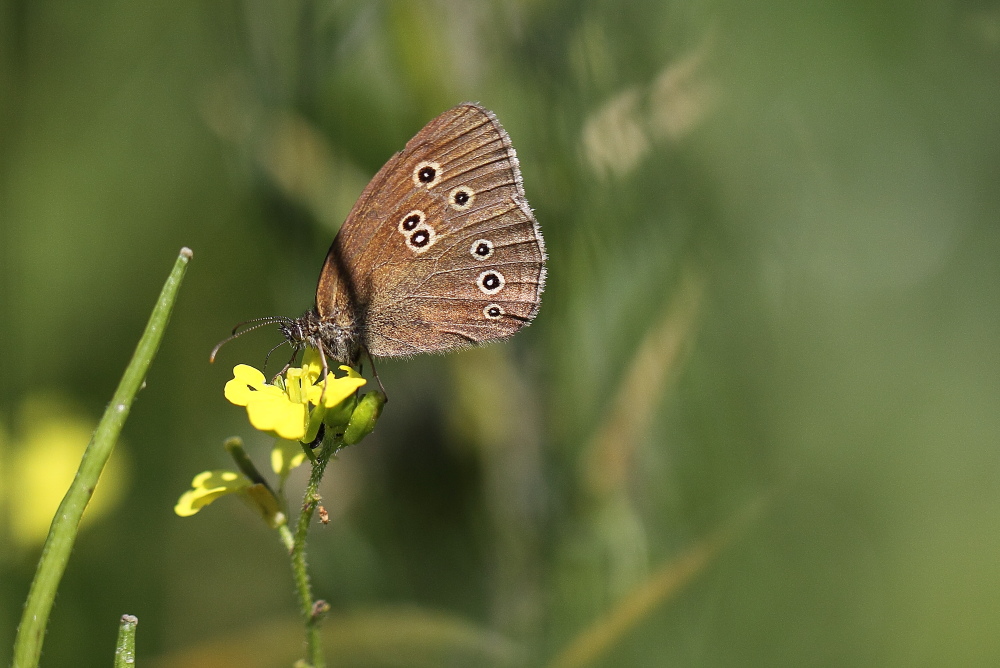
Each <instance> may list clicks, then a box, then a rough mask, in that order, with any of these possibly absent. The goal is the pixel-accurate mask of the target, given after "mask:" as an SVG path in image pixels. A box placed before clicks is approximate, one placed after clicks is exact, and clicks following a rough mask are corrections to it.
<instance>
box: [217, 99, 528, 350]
mask: <svg viewBox="0 0 1000 668" xmlns="http://www.w3.org/2000/svg"><path fill="white" fill-rule="evenodd" d="M545 260H546V255H545V244H544V241H543V240H542V233H541V230H540V229H539V226H538V221H537V220H535V216H534V214H533V212H532V210H531V207H529V206H528V201H527V199H526V197H525V194H524V187H523V184H522V181H521V171H520V167H519V165H518V160H517V155H516V153H515V152H514V147H513V146H512V145H511V141H510V137H509V136H508V135H507V133H506V132H505V131H504V129H503V128H502V127H501V125H500V123H499V121H497V118H496V116H495V115H494V114H493V112H491V111H489V110H488V109H485V108H483V107H482V106H480V105H478V104H473V103H466V104H461V105H459V106H457V107H455V108H453V109H449V110H448V111H446V112H444V113H443V114H441V115H440V116H438V117H437V118H435V119H433V120H432V121H430V122H429V123H428V124H427V125H426V126H424V128H423V129H422V130H420V132H418V133H417V134H416V136H415V137H413V139H411V140H410V141H409V142H407V144H406V147H405V148H404V149H403V150H402V151H400V152H399V153H396V154H395V155H394V156H392V157H391V158H390V159H389V161H388V162H386V163H385V165H384V166H383V167H382V169H380V170H379V172H378V173H377V174H376V175H375V177H374V178H372V180H371V182H370V183H369V184H368V186H367V187H366V188H365V189H364V191H363V192H362V193H361V196H360V197H359V198H358V201H357V202H356V203H355V204H354V207H353V209H352V210H351V212H350V214H349V215H348V217H347V220H346V221H345V222H344V224H343V226H341V228H340V231H339V232H338V234H337V235H336V237H335V238H334V240H333V244H332V245H331V246H330V250H329V252H328V253H327V256H326V260H325V262H324V263H323V268H322V270H321V271H320V276H319V282H318V284H317V287H316V302H315V306H314V307H313V308H311V309H310V310H308V311H306V312H305V313H304V314H303V315H302V316H301V317H299V318H273V319H267V320H268V322H264V323H260V324H261V325H263V324H269V323H274V322H276V323H278V324H279V327H280V329H281V332H282V334H283V335H284V336H285V338H286V340H287V341H288V343H290V344H291V346H292V348H293V349H295V350H299V349H302V348H303V347H305V346H311V347H314V348H317V349H318V350H319V351H320V353H322V357H323V359H324V361H325V359H326V357H327V356H329V357H332V358H333V359H336V360H338V361H340V362H343V363H347V364H351V365H354V364H355V363H356V362H357V360H358V359H359V356H360V354H361V352H362V351H367V353H369V354H370V355H373V356H375V357H407V356H411V355H416V354H419V353H430V352H445V351H449V350H455V349H458V348H464V347H467V346H471V345H475V344H479V343H485V342H489V341H497V340H500V339H505V338H507V337H509V336H511V335H512V334H514V333H515V332H517V331H518V330H519V329H521V327H523V326H525V325H527V324H528V323H529V322H531V321H532V319H534V317H535V315H536V314H537V313H538V307H539V303H540V298H541V294H542V290H543V289H544V286H545ZM223 343H224V342H223ZM220 345H221V344H220ZM217 350H218V347H217V348H216V351H217ZM214 353H215V351H213V357H214Z"/></svg>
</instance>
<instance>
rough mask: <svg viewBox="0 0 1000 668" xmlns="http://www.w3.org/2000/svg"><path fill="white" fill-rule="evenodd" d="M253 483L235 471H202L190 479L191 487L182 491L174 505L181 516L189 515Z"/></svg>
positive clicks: (175, 510)
mask: <svg viewBox="0 0 1000 668" xmlns="http://www.w3.org/2000/svg"><path fill="white" fill-rule="evenodd" d="M252 484H253V483H252V482H251V481H250V479H249V478H247V477H246V476H245V475H243V474H242V473H236V472H235V471H202V472H201V473H199V474H198V475H196V476H195V477H194V480H192V481H191V489H189V490H188V491H186V492H184V493H183V494H182V495H181V498H180V499H178V500H177V505H176V506H174V512H175V513H177V514H178V515H180V516H181V517H190V516H191V515H194V514H195V513H196V512H198V511H199V510H201V509H202V508H204V507H205V506H207V505H208V504H210V503H212V501H215V500H216V499H217V498H219V497H220V496H225V495H226V494H234V493H236V492H241V491H243V490H245V489H247V488H248V487H250V485H252Z"/></svg>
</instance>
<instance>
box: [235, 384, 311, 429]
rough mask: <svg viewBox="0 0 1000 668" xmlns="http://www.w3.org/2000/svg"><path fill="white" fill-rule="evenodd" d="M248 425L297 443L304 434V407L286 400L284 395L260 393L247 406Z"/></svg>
mask: <svg viewBox="0 0 1000 668" xmlns="http://www.w3.org/2000/svg"><path fill="white" fill-rule="evenodd" d="M247 417H249V418H250V424H252V425H253V426H254V428H256V429H259V430H261V431H267V432H271V433H274V434H276V435H278V436H280V437H281V438H285V439H288V440H290V441H297V440H299V439H300V438H302V437H303V436H304V435H305V433H306V417H307V413H306V406H305V404H296V403H292V402H291V401H289V400H288V397H287V396H285V395H284V393H281V392H280V391H279V393H278V394H277V395H275V394H271V393H264V392H261V393H260V394H259V395H258V396H255V397H253V398H252V399H251V400H250V402H249V403H248V404H247Z"/></svg>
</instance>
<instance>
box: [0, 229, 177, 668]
mask: <svg viewBox="0 0 1000 668" xmlns="http://www.w3.org/2000/svg"><path fill="white" fill-rule="evenodd" d="M191 257H192V253H191V250H190V249H189V248H182V249H181V252H180V255H178V257H177V261H176V262H175V263H174V268H173V270H172V271H171V272H170V276H168V277H167V281H166V283H164V285H163V289H162V290H161V291H160V297H159V299H158V300H157V302H156V306H155V307H154V308H153V313H152V315H150V317H149V322H148V323H147V324H146V329H145V331H144V332H143V333H142V338H140V339H139V344H138V345H137V346H136V349H135V353H133V355H132V360H131V361H130V362H129V364H128V367H127V368H126V369H125V374H124V375H123V376H122V379H121V381H120V382H119V383H118V389H116V390H115V394H114V396H113V397H112V399H111V403H109V404H108V407H107V409H106V410H105V411H104V415H103V416H102V417H101V421H100V423H99V424H98V425H97V429H96V430H95V431H94V435H93V436H92V437H91V440H90V444H89V445H88V446H87V450H86V452H84V453H83V459H82V460H81V461H80V468H79V469H78V470H77V473H76V477H75V478H74V479H73V483H72V484H71V485H70V488H69V491H67V492H66V496H65V497H63V500H62V503H61V504H59V510H58V511H56V515H55V517H54V518H53V520H52V527H51V528H50V529H49V535H48V538H46V539H45V546H44V547H43V548H42V556H41V557H40V558H39V560H38V569H37V570H36V571H35V579H34V580H33V581H32V583H31V589H30V590H29V591H28V600H27V601H26V603H25V606H24V613H23V615H22V617H21V624H20V626H19V627H18V630H17V638H16V640H15V641H14V659H13V663H12V665H13V668H34V667H35V666H37V665H38V658H39V656H40V655H41V652H42V641H43V640H44V637H45V627H46V625H47V623H48V619H49V613H50V612H51V610H52V603H53V601H54V600H55V596H56V589H58V587H59V581H60V580H61V579H62V575H63V572H64V571H65V570H66V564H67V562H68V561H69V555H70V552H71V551H72V549H73V543H74V542H75V541H76V534H77V531H78V530H79V526H80V518H81V517H82V516H83V511H84V510H85V509H86V508H87V503H88V502H89V501H90V497H91V496H92V495H93V493H94V489H95V488H96V487H97V481H98V479H99V478H100V477H101V471H103V470H104V466H105V464H107V462H108V458H109V457H110V456H111V452H112V451H113V450H114V447H115V443H116V442H117V441H118V435H119V434H120V433H121V430H122V427H123V426H124V424H125V420H126V418H128V414H129V411H130V410H131V408H132V402H133V401H134V400H135V395H136V393H137V392H138V391H139V389H140V388H141V387H142V384H143V382H144V381H145V378H146V372H147V371H148V370H149V365H150V364H151V363H152V361H153V358H154V357H155V356H156V352H157V350H159V347H160V341H162V339H163V332H164V330H165V329H166V326H167V322H168V321H169V319H170V312H171V311H172V310H173V306H174V302H176V301H177V293H178V291H179V289H180V286H181V281H182V280H183V279H184V273H185V272H186V271H187V265H188V262H189V261H190V260H191Z"/></svg>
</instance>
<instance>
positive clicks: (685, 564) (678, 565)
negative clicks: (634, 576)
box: [548, 499, 765, 668]
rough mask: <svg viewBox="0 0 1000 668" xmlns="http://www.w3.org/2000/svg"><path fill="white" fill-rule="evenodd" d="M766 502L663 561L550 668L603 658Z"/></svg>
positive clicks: (575, 666) (570, 667) (579, 667)
mask: <svg viewBox="0 0 1000 668" xmlns="http://www.w3.org/2000/svg"><path fill="white" fill-rule="evenodd" d="M764 506H765V502H764V500H763V499H757V500H756V501H754V502H751V503H749V504H748V505H747V506H746V507H744V508H743V509H742V511H741V512H739V513H738V514H737V516H736V517H735V518H733V520H731V521H730V522H727V524H726V526H724V527H722V528H720V529H719V530H718V531H716V532H715V534H714V535H712V536H710V537H708V538H706V539H705V540H703V541H702V542H700V543H697V544H695V545H693V546H692V547H690V548H688V550H687V551H686V552H685V553H683V554H682V555H681V556H680V557H679V558H677V559H675V560H673V561H670V562H668V563H666V564H664V565H662V566H661V567H660V568H658V569H657V570H656V571H654V572H653V574H652V575H651V576H650V577H649V578H648V579H647V580H646V581H645V582H642V583H640V584H639V585H637V586H636V587H634V588H633V589H632V591H630V592H629V593H628V594H626V595H625V596H624V597H622V599H621V600H620V601H619V602H618V604H617V605H616V606H615V607H614V608H612V609H611V610H609V611H608V613H607V614H606V615H604V616H603V617H601V618H600V619H598V620H597V621H596V622H594V623H593V624H592V625H590V626H589V627H588V628H586V629H585V630H584V631H583V632H582V633H580V634H579V635H578V636H577V637H576V638H575V639H574V640H573V641H572V642H570V644H569V645H568V646H567V647H566V648H565V649H564V650H563V651H562V652H561V653H560V654H559V655H558V656H556V658H555V659H553V660H552V661H551V662H550V663H549V664H548V668H582V667H583V666H587V665H590V664H592V663H594V662H595V661H597V660H598V659H600V658H602V657H603V656H604V655H605V654H606V653H607V651H608V650H609V649H611V647H613V646H614V645H615V643H617V642H619V641H620V640H621V639H622V638H623V637H624V636H625V634H626V633H628V632H629V631H631V630H632V629H633V628H635V627H636V626H637V625H639V624H640V623H642V621H643V620H644V619H646V618H647V617H648V616H649V615H650V613H652V612H653V611H654V610H655V609H656V607H657V606H659V605H662V604H663V603H665V602H666V601H667V600H669V599H670V598H671V597H672V596H673V595H674V594H676V593H677V592H678V591H680V589H681V587H683V586H684V585H686V584H687V583H689V582H690V581H691V580H693V579H694V577H695V576H696V575H698V574H699V573H701V572H702V571H703V570H704V569H705V567H707V566H708V565H709V564H710V563H712V561H713V560H714V559H715V557H716V556H717V555H718V553H719V552H720V551H721V550H722V548H724V547H726V546H727V545H728V544H729V543H731V542H732V541H733V539H734V538H736V537H737V536H738V535H739V534H740V533H741V532H742V530H744V529H746V528H747V526H749V525H750V524H751V523H752V522H753V521H754V520H756V518H757V517H759V515H760V513H761V511H762V510H763V509H764Z"/></svg>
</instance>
